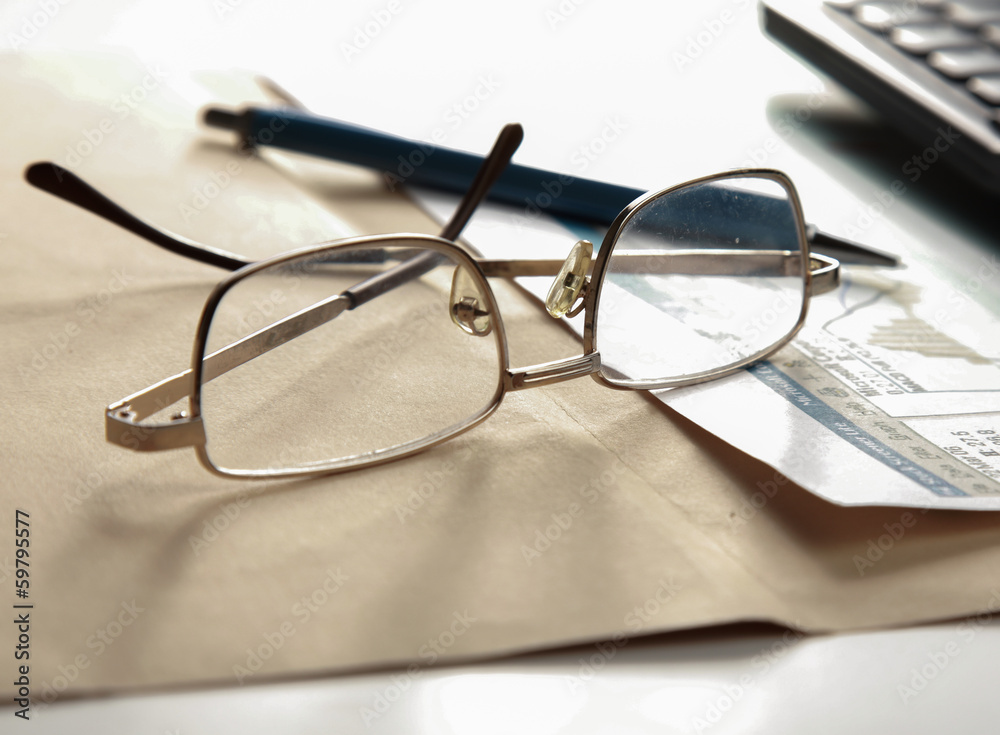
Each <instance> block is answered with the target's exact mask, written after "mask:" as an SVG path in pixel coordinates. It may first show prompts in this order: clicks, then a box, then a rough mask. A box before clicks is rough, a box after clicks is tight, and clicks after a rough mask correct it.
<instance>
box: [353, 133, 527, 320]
mask: <svg viewBox="0 0 1000 735" xmlns="http://www.w3.org/2000/svg"><path fill="white" fill-rule="evenodd" d="M523 139H524V129H523V128H522V127H521V126H520V125H519V124H518V123H511V124H508V125H504V127H503V130H501V131H500V134H499V135H498V136H497V139H496V142H495V143H494V144H493V148H492V149H491V150H490V152H489V155H487V156H486V158H485V160H484V161H483V163H482V165H481V166H480V167H479V170H478V171H477V172H476V177H475V178H474V179H473V180H472V184H471V185H470V186H469V188H468V189H467V190H466V192H465V195H464V196H463V197H462V201H461V202H459V205H458V209H456V210H455V214H454V215H452V218H451V220H450V221H449V222H448V224H446V225H445V226H444V229H443V230H441V234H440V237H441V238H442V239H443V240H456V239H458V236H459V235H460V234H461V233H462V230H464V229H465V225H466V224H468V222H469V219H471V217H472V214H473V213H474V212H475V211H476V207H478V206H479V205H480V204H481V203H482V201H483V200H484V199H485V198H486V195H487V194H488V193H489V190H490V188H491V187H492V186H493V184H494V183H496V180H497V179H498V178H500V174H502V173H503V171H504V169H505V168H507V164H509V163H510V159H511V157H512V156H513V155H514V151H516V150H517V148H518V146H520V145H521V141H522V140H523ZM440 260H441V256H440V255H438V254H437V253H424V254H423V255H418V256H416V257H415V258H412V259H410V260H408V261H406V262H405V263H402V264H400V265H398V266H396V267H395V268H392V269H390V270H387V271H385V272H383V273H380V274H379V275H377V276H374V277H372V278H369V279H368V280H366V281H362V282H361V283H359V284H357V285H355V286H352V287H351V288H349V289H347V290H346V291H344V295H345V296H347V297H348V298H349V299H350V300H351V307H350V308H352V309H354V308H355V307H358V306H361V304H364V303H367V302H368V301H371V300H372V299H373V298H375V297H376V296H379V295H381V294H383V293H385V292H386V291H390V290H392V289H394V288H396V287H397V286H400V285H402V284H404V283H406V282H407V281H409V280H411V279H413V278H419V277H420V276H422V275H423V274H424V273H426V272H427V271H429V270H431V269H432V268H433V267H434V266H435V265H437V264H438V263H439V262H440Z"/></svg>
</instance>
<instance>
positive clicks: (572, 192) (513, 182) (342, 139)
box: [244, 109, 645, 225]
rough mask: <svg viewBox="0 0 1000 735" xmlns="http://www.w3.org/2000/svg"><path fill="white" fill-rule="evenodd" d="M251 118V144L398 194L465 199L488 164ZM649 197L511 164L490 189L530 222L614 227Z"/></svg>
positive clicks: (396, 142)
mask: <svg viewBox="0 0 1000 735" xmlns="http://www.w3.org/2000/svg"><path fill="white" fill-rule="evenodd" d="M244 114H245V115H246V118H245V122H244V124H245V125H246V127H245V130H246V134H247V138H248V140H249V141H250V142H251V143H253V144H264V145H271V146H275V147H277V148H283V149H285V150H290V151H295V152H298V153H306V154H309V155H313V156H320V157H323V158H329V159H333V160H336V161H342V162H345V163H351V164H355V165H358V166H364V167H366V168H372V169H375V170H377V171H379V172H380V173H381V174H382V176H383V178H384V179H385V181H386V183H387V184H388V185H389V187H390V188H392V189H395V188H396V187H397V186H400V185H402V184H413V185H416V186H427V187H430V188H434V189H441V190H444V191H450V192H455V193H458V194H464V193H465V191H466V189H468V187H469V185H470V184H471V183H472V179H473V178H474V177H475V175H476V171H478V170H479V166H480V165H481V164H482V162H483V157H482V156H479V155H475V154H473V153H464V152H462V151H456V150H453V149H450V148H442V147H440V146H437V145H434V144H431V143H424V142H420V141H415V140H408V139H406V138H400V137H397V136H393V135H386V134H384V133H380V132H378V131H375V130H370V129H368V128H364V127H361V126H359V125H351V124H349V123H344V122H340V121H338V120H330V119H324V118H316V117H315V116H313V115H303V114H299V113H296V112H293V111H287V110H281V111H271V110H257V109H254V110H248V111H247V112H246V113H244ZM644 193H645V192H644V191H643V190H642V189H633V188H631V187H625V186H617V185H614V184H608V183H605V182H601V181H593V180H592V179H583V178H580V177H576V176H572V175H570V174H557V173H553V172H551V171H543V170H542V169H537V168H531V167H529V166H520V165H517V164H510V165H509V166H508V167H507V169H506V170H505V171H504V173H503V174H502V175H501V176H500V178H499V179H498V181H497V182H496V183H495V184H494V185H493V188H492V189H490V194H489V199H490V200H491V201H497V202H503V203H505V204H510V205H513V206H515V207H519V208H521V209H522V211H523V214H524V216H525V217H526V218H533V217H535V216H537V215H538V214H539V213H540V212H546V213H548V214H552V215H557V216H565V217H572V218H575V219H582V220H586V221H591V222H595V223H600V224H603V225H610V224H611V222H613V221H614V219H615V217H616V216H617V215H618V213H619V212H620V211H621V210H622V209H623V208H624V207H626V206H627V205H628V204H629V203H630V202H632V201H633V200H635V199H636V198H637V197H639V196H641V195H642V194H644Z"/></svg>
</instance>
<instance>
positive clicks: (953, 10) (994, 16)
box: [942, 0, 1000, 28]
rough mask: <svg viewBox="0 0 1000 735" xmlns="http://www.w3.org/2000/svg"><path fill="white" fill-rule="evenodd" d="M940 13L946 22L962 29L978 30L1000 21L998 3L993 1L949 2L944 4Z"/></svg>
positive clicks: (966, 0) (969, 0) (999, 5)
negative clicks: (985, 25)
mask: <svg viewBox="0 0 1000 735" xmlns="http://www.w3.org/2000/svg"><path fill="white" fill-rule="evenodd" d="M942 11H943V12H944V15H945V17H946V18H947V19H948V20H950V21H951V22H952V23H955V24H956V25H960V26H962V27H963V28H979V27H980V26H981V25H984V24H986V23H994V22H997V21H1000V3H997V2H995V0H994V1H993V2H991V1H990V0H979V2H975V1H973V0H965V2H949V3H945V4H944V7H943V8H942Z"/></svg>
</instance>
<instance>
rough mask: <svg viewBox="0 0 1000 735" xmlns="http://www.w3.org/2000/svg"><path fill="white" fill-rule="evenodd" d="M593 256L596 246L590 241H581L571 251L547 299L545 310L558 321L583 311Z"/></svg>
mask: <svg viewBox="0 0 1000 735" xmlns="http://www.w3.org/2000/svg"><path fill="white" fill-rule="evenodd" d="M593 254H594V244H593V243H592V242H590V241H589V240H579V241H578V242H577V243H576V245H574V246H573V248H572V249H571V250H570V251H569V255H567V256H566V260H565V261H564V262H563V264H562V268H560V269H559V273H557V274H556V278H555V280H554V281H553V282H552V286H551V288H549V293H548V296H546V297H545V310H546V311H547V312H549V315H550V316H552V317H554V318H556V319H561V318H562V317H564V316H570V317H574V316H576V315H577V314H579V313H580V311H581V310H582V309H583V305H584V303H586V298H585V297H586V295H587V288H588V286H589V284H590V279H589V278H587V271H588V270H590V260H591V256H592V255H593ZM578 300H579V301H578ZM574 304H576V306H575V307H574Z"/></svg>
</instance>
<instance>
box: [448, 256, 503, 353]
mask: <svg viewBox="0 0 1000 735" xmlns="http://www.w3.org/2000/svg"><path fill="white" fill-rule="evenodd" d="M487 303H488V302H487V300H486V299H485V298H484V297H483V294H482V291H481V287H480V285H479V283H478V281H477V279H476V278H474V277H473V276H472V274H471V273H469V270H468V269H467V268H463V267H462V266H459V267H458V268H456V269H455V275H454V276H453V277H452V279H451V320H452V321H453V322H455V324H457V325H458V326H459V327H461V328H462V331H464V332H467V333H468V334H471V335H473V336H476V337H485V336H486V335H487V334H489V333H490V332H492V331H493V320H492V319H491V318H490V312H489V311H487V309H488V307H487Z"/></svg>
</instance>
